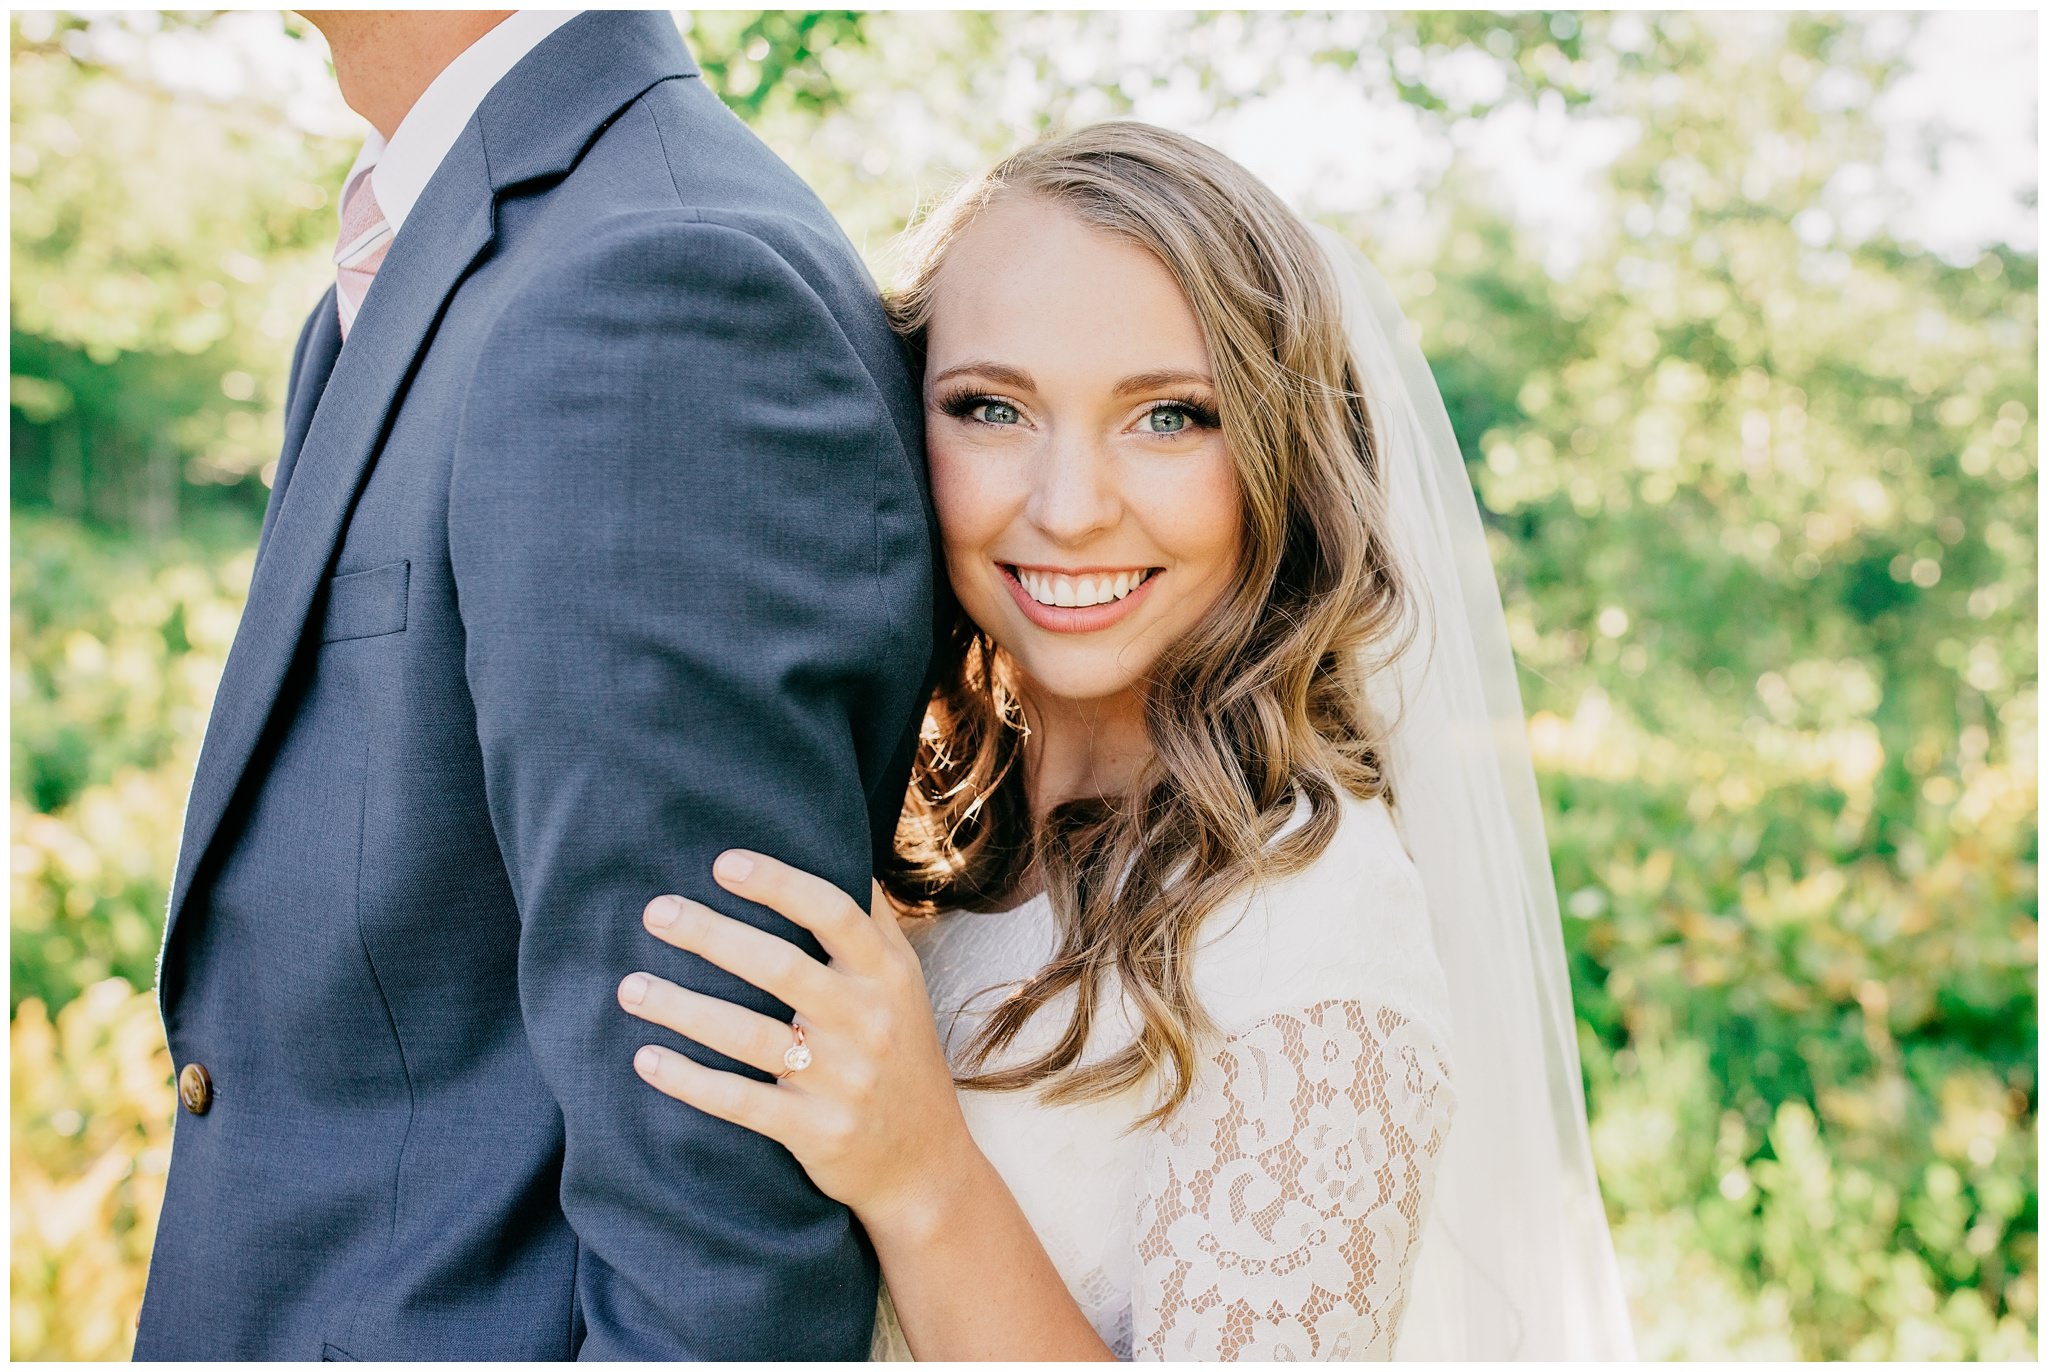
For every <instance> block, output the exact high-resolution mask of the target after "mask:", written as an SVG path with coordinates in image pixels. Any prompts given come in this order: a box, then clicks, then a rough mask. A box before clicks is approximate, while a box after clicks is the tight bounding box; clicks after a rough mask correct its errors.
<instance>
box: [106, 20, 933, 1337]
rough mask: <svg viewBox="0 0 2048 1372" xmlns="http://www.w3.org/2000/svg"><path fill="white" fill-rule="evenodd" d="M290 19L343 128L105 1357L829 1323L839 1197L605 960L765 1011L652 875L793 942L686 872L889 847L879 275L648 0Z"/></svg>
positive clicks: (908, 564) (171, 932) (918, 534)
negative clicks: (329, 274)
mask: <svg viewBox="0 0 2048 1372" xmlns="http://www.w3.org/2000/svg"><path fill="white" fill-rule="evenodd" d="M309 18H311V19H312V20H313V22H314V23H315V24H316V25H318V26H319V27H320V28H321V30H322V31H323V32H324V33H325V34H326V35H327V37H328V40H329V43H330V45H331V48H332V51H333V54H334V63H335V70H336V73H337V74H338V76H339V78H340V81H341V85H342V91H343V94H344V95H345V96H346V97H347V98H348V100H349V102H350V104H351V105H353V106H354V107H355V108H356V109H357V110H358V111H359V112H360V113H362V114H363V115H364V116H365V117H366V118H368V119H369V121H370V122H371V123H372V124H373V125H375V126H376V128H377V131H378V134H379V137H377V138H375V139H373V140H372V141H371V145H370V146H369V147H368V148H366V149H365V151H364V157H363V159H362V161H361V162H359V163H358V168H359V170H358V171H357V172H356V173H354V174H352V175H351V177H350V179H349V182H348V184H347V186H346V188H345V189H344V191H343V195H342V200H341V204H340V214H341V225H342V228H341V234H340V239H341V241H340V245H339V248H338V250H337V262H338V273H337V281H336V285H335V288H334V290H333V291H331V292H330V293H329V294H328V296H327V297H326V299H325V300H323V301H322V303H321V304H320V306H319V307H318V308H317V309H316V310H315V311H314V313H313V316H312V318H311V320H309V321H308V323H307V325H306V328H305V331H304V333H303V334H302V335H301V337H300V339H299V343H298V348H297V352H296V354H295V355H294V357H293V362H292V381H291V388H290V395H289V400H288V405H287V415H286V421H285V444H284V451H283V455H282V456H281V458H280V459H279V462H278V467H277V478H276V486H275V491H274V492H273V494H272V496H271V500H270V508H269V510H268V512H267V513H266V515H265V517H264V524H263V534H262V542H261V545H260V552H259V554H258V559H257V563H256V572H255V579H254V583H253V584H252V586H251V588H250V592H249V603H248V609H247V612H246V614H245V615H244V618H243V621H242V626H241V630H240V633H239V635H238V636H237V638H236V640H235V646H234V651H233V653H232V654H231V655H230V657H229V660H228V664H227V669H226V674H225V676H224V677H223V679H222V682H221V686H220V694H219V698H218V702H217V704H216V706H215V708H214V714H213V719H212V722H211V724H210V725H209V726H208V729H207V736H206V743H205V748H204V751H203V752H202V754H201V757H200V762H199V771H198V775H197V777H196V779H195V780H194V782H193V787H192V798H191V803H190V808H189V810H188V811H187V814H186V819H185V834H184V843H183V847H182V850H181V852H180V854H179V861H178V871H177V877H176V881H175V884H174V886H173V889H172V893H171V903H170V921H171V923H170V926H169V927H168V928H167V930H166V931H165V935H164V951H163V960H162V966H161V969H160V974H159V995H160V997H161V1001H162V1009H163V1015H164V1023H165V1026H166V1029H167V1031H168V1033H169V1038H170V1048H171V1053H172V1056H173V1059H174V1061H175V1063H176V1064H177V1067H178V1069H179V1071H178V1087H179V1097H180V1100H181V1106H180V1110H179V1118H178V1124H177V1131H176V1147H175V1153H174V1157H173V1160H172V1164H171V1171H170V1179H169V1189H168V1193H167V1195H166V1197H165V1201H164V1209H163V1218H162V1224H161V1228H160V1229H159V1231H158V1234H157V1239H156V1250H155V1255H154V1258H153V1261H152V1263H151V1267H150V1273H149V1286H148V1293H147V1296H146V1298H145V1302H144V1306H143V1312H142V1318H141V1329H140V1334H139V1337H138V1340H137V1344H136V1355H137V1357H138V1358H143V1359H169V1358H208V1359H217V1358H230V1359H257V1358H261V1359H286V1358H307V1359H312V1358H324V1359H455V1358H461V1359H482V1358H517V1359H556V1358H578V1357H581V1358H594V1359H596V1358H602V1359H655V1358H661V1359H700V1358H701V1359H710V1358H735V1357H747V1358H764V1359H799V1358H803V1359H810V1358H843V1357H859V1356H862V1355H864V1354H865V1352H866V1348H867V1339H868V1330H869V1324H870V1320H871V1318H872V1315H873V1313H874V1306H875V1281H876V1277H875V1265H874V1259H873V1255H872V1253H871V1251H870V1250H869V1248H868V1247H867V1245H866V1242H865V1239H864V1238H863V1236H862V1235H861V1234H860V1233H859V1231H858V1230H857V1229H856V1227H855V1226H854V1224H853V1223H852V1221H851V1219H850V1217H849V1216H848V1214H847V1213H846V1211H844V1210H843V1209H841V1208H840V1207H839V1206H837V1205H834V1204H832V1203H830V1202H828V1201H827V1200H825V1198H824V1197H823V1196H821V1195H820V1194H819V1192H818V1191H817V1190H816V1189H815V1188H814V1187H813V1186H812V1185H811V1184H810V1182H809V1181H808V1180H807V1179H806V1177H805V1174H804V1172H803V1170H802V1169H801V1168H800V1167H799V1166H798V1165H797V1164H796V1162H795V1161H794V1160H793V1159H792V1158H791V1157H790V1156H789V1155H788V1154H787V1153H786V1152H785V1151H784V1150H783V1149H782V1148H781V1147H780V1146H779V1145H776V1144H774V1143H771V1142H768V1141H767V1140H765V1139H763V1138H762V1137H760V1136H759V1135H756V1134H752V1133H749V1132H748V1131H746V1130H743V1129H738V1128H735V1127H733V1126H730V1125H727V1124H724V1123H722V1122H720V1121H718V1120H715V1119H712V1118H710V1117H708V1116H704V1115H700V1114H697V1113H695V1112H693V1111H690V1110H685V1109H678V1108H676V1106H675V1103H674V1102H673V1101H670V1100H668V1099H666V1098H665V1097H663V1096H661V1095H659V1094H657V1093H656V1092H654V1091H652V1090H649V1089H648V1088H647V1087H646V1086H645V1085H644V1084H642V1083H641V1082H640V1080H639V1079H638V1078H637V1077H636V1076H635V1075H634V1072H633V1054H634V1050H635V1049H636V1048H637V1047H638V1046H639V1045H640V1044H641V1043H643V1042H646V1041H648V1039H647V1035H648V1034H650V1033H656V1034H658V1033H659V1032H660V1031H653V1030H649V1029H647V1028H646V1027H645V1026H644V1025H642V1024H640V1023H639V1022H638V1021H635V1020H632V1019H630V1018H628V1017H627V1016H626V1014H625V1013H624V1012H623V1011H622V1010H621V1009H620V1008H619V1006H618V1004H617V1001H616V999H615V995H614V992H615V988H616V987H617V985H618V982H619V981H620V979H621V978H622V977H623V976H624V975H625V974H626V973H627V972H629V971H631V970H633V969H635V968H644V969H647V970H650V971H653V972H656V973H658V974H659V975H662V976H665V977H668V978H671V979H673V980H676V981H680V982H682V983H684V984H685V985H689V986H694V987H696V988H698V989H700V990H703V991H706V992H709V993H712V994H715V995H718V996H722V997H725V998H727V999H733V1000H740V1001H742V1002H744V1003H747V1004H750V1005H752V1006H753V1007H754V1008H756V1009H760V1010H764V1011H774V1010H776V1009H778V1008H779V1007H776V1006H775V1005H774V1003H773V1002H771V1001H769V1000H767V999H766V998H765V997H763V996H762V995H760V994H759V993H758V992H755V991H754V990H753V989H752V988H751V987H749V986H747V985H746V984H745V983H742V982H740V981H738V980H736V979H734V978H731V977H728V976H726V975H725V974H723V973H722V972H720V971H718V970H717V969H716V968H713V967H711V966H709V965H708V964H706V963H703V962H700V961H697V960H695V959H692V958H689V957H688V956H686V955H684V954H681V953H679V952H675V951H673V950H671V949H669V948H667V947H666V945H664V944H661V943H659V942H657V941H656V940H654V939H653V938H651V937H648V936H647V935H646V934H645V933H644V932H643V931H642V929H641V924H640V912H641V909H642V907H643V906H644V905H645V904H646V902H647V901H648V900H649V899H650V898H652V897H654V896H656V895H659V894H661V893H663V892H670V891H674V892H681V893H683V894H685V895H689V896H693V897H695V898H697V899H699V900H702V901H704V902H706V903H708V904H711V905H714V906H717V907H719V908H721V909H723V910H725V911H727V912H728V913H731V914H735V915H738V916H740V917H742V918H745V919H748V920H751V921H753V922H755V923H757V924H759V925H761V926H762V927H764V928H769V929H772V930H773V931H774V932H775V933H777V934H780V935H783V936H785V937H789V938H792V939H794V940H796V941H797V942H799V943H800V944H801V945H802V946H803V947H804V948H805V949H806V950H807V951H809V952H810V953H811V954H812V955H814V956H815V955H817V953H818V949H817V945H816V943H815V942H814V941H812V940H810V939H809V937H808V936H807V935H801V934H800V931H798V930H796V929H795V928H794V926H791V925H789V924H786V923H782V922H780V921H779V920H778V919H777V918H776V917H774V916H772V915H771V914H769V913H768V912H767V911H765V910H762V909H759V908H757V907H752V906H748V905H745V904H743V903H741V902H738V901H736V900H734V899H733V898H731V897H729V896H725V895H723V894H722V893H721V892H720V891H719V890H718V888H716V887H715V886H714V885H713V884H712V882H711V880H710V869H711V861H712V858H713V856H714V855H715V854H716V853H718V852H719V851H721V850H722V849H724V848H726V847H728V846H736V845H745V846H748V847H752V848H757V849H761V850H763V851H766V852H769V853H773V854H775V855H777V856H779V857H782V858H785V859H787V860H789V861H791V862H793V863H795V864H796V865H797V866H799V867H803V868H807V869H809V870H812V871H817V872H822V873H827V874H830V876H831V877H832V878H833V880H835V881H836V882H837V884H838V885H839V886H841V887H842V888H844V889H845V890H846V891H847V892H848V893H850V894H854V895H857V896H859V897H860V898H861V899H862V900H863V901H865V899H866V894H867V889H868V874H869V865H870V853H871V845H873V844H875V843H877V842H886V841H887V840H888V837H889V835H890V834H891V832H892V831H893V828H894V824H895V818H896V814H897V809H898V805H899V803H900V801H901V798H902V795H903V787H904V779H905V776H906V774H907V771H908V766H909V756H910V749H911V748H912V746H913V745H914V743H915V732H914V723H915V720H916V718H917V716H918V714H919V707H920V704H921V701H920V692H921V687H922V682H923V677H924V672H925V668H926V662H927V659H928V656H929V652H930V625H931V603H932V595H933V584H932V568H931V543H930V532H929V527H930V526H929V524H928V503H927V500H926V497H925V494H924V490H923V484H922V483H923V476H922V468H921V458H920V453H921V447H920V438H919V428H918V425H919V418H918V406H917V402H916V398H915V395H914V392H913V390H912V387H911V384H910V380H909V378H908V376H907V375H906V373H905V369H904V365H903V362H902V361H901V359H900V356H899V353H898V351H897V348H896V345H895V343H894V340H893V339H892V337H891V336H890V334H889V332H888V329H887V327H886V323H885V321H884V319H883V316H882V312H881V309H880V307H879V306H878V304H877V302H876V299H875V295H874V290H873V287H872V285H871V284H870V282H869V280H868V278H867V276H866V274H865V273H864V271H863V269H862V267H861V265H860V262H859V259H858V258H857V257H856V256H855V254H854V252H853V250H852V249H851V248H850V247H849V245H848V244H847V242H846V240H845V238H844V237H843V236H842V235H841V234H840V232H839V231H838V229H837V228H836V227H835V226H834V224H833V222H832V220H831V218H830V217H829V216H828V215H827V213H826V212H825V210H824V208H823V207H822V206H821V205H820V204H819V203H818V201H817V200H816V198H815V197H813V196H812V195H811V193H810V192H809V191H808V190H807V189H806V188H805V187H804V186H803V185H802V184H801V183H800V182H799V181H798V180H797V179H796V178H795V177H794V176H793V175H792V174H791V173H790V172H789V171H788V169H787V168H785V167H784V166H783V165H782V164H781V163H780V162H778V161H777V160H776V159H775V157H774V156H773V155H772V154H771V153H769V152H768V151H767V150H766V149H765V148H764V147H763V146H762V145H761V144H760V143H759V142H757V141H755V139H754V138H753V137H752V136H751V135H750V134H749V133H748V132H747V131H746V129H745V128H743V127H742V126H741V125H740V124H739V122H738V121H737V120H735V119H734V118H733V117H732V116H731V115H729V114H728V113H727V112H726V110H725V109H724V108H723V107H722V106H721V105H720V103H719V101H718V99H717V97H716V96H715V95H713V94H712V93H711V92H710V91H708V90H706V89H705V87H704V83H703V82H702V81H701V80H700V79H698V74H697V69H696V67H695V66H694V64H693V63H692V62H691V59H690V56H689V54H688V53H687V52H686V51H685V49H684V47H683V44H682V41H681V39H680V38H679V36H678V35H677V33H676V30H675V27H674V25H673V24H672V22H671V21H670V20H669V19H668V18H667V17H666V16H665V15H664V14H662V13H661V12H624V13H600V12H588V13H583V14H580V15H576V16H573V17H572V16H566V15H560V14H540V13H535V12H531V11H526V12H520V13H517V14H509V15H508V13H506V12H493V13H476V12H464V13H440V14H436V13H419V12H388V11H387V12H372V11H353V12H345V13H344V12H335V13H322V14H312V15H309ZM783 1013H784V1014H785V1015H786V1013H787V1012H786V1011H783ZM670 1042H671V1043H672V1044H673V1045H674V1046H678V1047H683V1048H686V1049H687V1050H688V1051H690V1052H691V1053H693V1054H696V1055H698V1056H699V1057H700V1058H702V1057H706V1056H707V1055H706V1054H705V1053H704V1050H702V1049H699V1048H697V1047H696V1046H695V1045H690V1044H684V1043H682V1041H680V1040H670ZM820 1051H821V1052H829V1051H830V1048H829V1045H820Z"/></svg>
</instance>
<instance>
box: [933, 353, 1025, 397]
mask: <svg viewBox="0 0 2048 1372" xmlns="http://www.w3.org/2000/svg"><path fill="white" fill-rule="evenodd" d="M956 376H978V377H980V378H982V379H983V380H984V381H993V382H995V383H996V384H997V385H998V386H1008V387H1010V388H1011V389H1012V390H1017V391H1035V390H1037V389H1038V386H1037V384H1036V383H1035V382H1033V381H1032V379H1031V373H1030V372H1027V371H1024V370H1023V369H1022V368H1019V367H1008V366H1005V365H1003V364H1002V363H1000V362H982V361H978V360H975V361H967V362H962V363H960V364H959V365H958V366H956V367H948V368H946V370H944V371H942V372H940V373H939V374H938V375H937V376H935V377H933V378H931V380H930V381H928V382H926V383H925V384H927V385H930V386H936V385H938V384H939V383H940V382H943V381H951V380H952V379H953V378H954V377H956Z"/></svg>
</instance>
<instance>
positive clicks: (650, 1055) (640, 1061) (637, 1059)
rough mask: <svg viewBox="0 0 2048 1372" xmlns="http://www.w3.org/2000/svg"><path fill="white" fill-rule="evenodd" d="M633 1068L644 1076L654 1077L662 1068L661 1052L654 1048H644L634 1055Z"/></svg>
mask: <svg viewBox="0 0 2048 1372" xmlns="http://www.w3.org/2000/svg"><path fill="white" fill-rule="evenodd" d="M633 1070H634V1071H635V1072H638V1073H639V1074H640V1075H641V1076H643V1077H649V1078H651V1077H653V1076H654V1074H655V1073H657V1072H659V1071H660V1070H661V1054H659V1053H657V1052H655V1051H654V1050H653V1049H652V1048H642V1049H641V1050H640V1051H639V1052H637V1053H635V1054H634V1055H633Z"/></svg>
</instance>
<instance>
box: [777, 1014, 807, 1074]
mask: <svg viewBox="0 0 2048 1372" xmlns="http://www.w3.org/2000/svg"><path fill="white" fill-rule="evenodd" d="M789 1032H790V1033H792V1034H794V1035H796V1042H795V1043H792V1044H790V1045H789V1051H788V1052H787V1053H784V1054H783V1055H782V1065H783V1067H784V1068H785V1069H787V1070H785V1071H783V1072H781V1073H778V1074H777V1075H776V1078H775V1079H776V1080H777V1081H781V1080H782V1079H783V1077H786V1076H788V1075H789V1074H790V1073H791V1072H801V1071H803V1070H804V1068H806V1067H809V1066H810V1065H811V1049H810V1045H809V1044H807V1043H805V1042H804V1027H803V1026H802V1025H801V1024H792V1025H790V1026H789Z"/></svg>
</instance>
